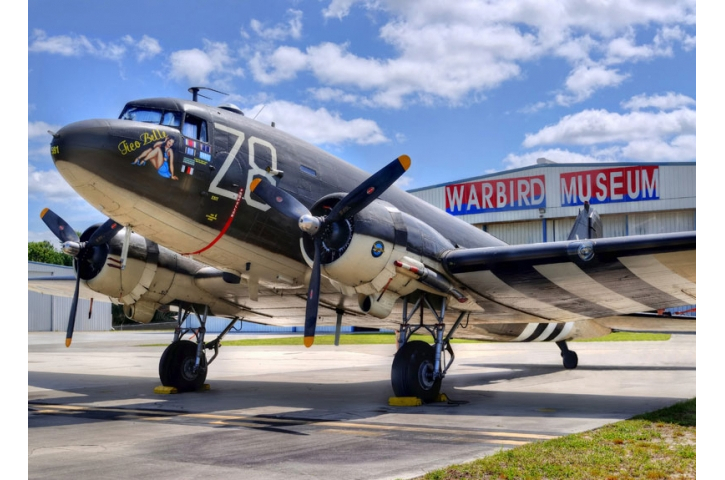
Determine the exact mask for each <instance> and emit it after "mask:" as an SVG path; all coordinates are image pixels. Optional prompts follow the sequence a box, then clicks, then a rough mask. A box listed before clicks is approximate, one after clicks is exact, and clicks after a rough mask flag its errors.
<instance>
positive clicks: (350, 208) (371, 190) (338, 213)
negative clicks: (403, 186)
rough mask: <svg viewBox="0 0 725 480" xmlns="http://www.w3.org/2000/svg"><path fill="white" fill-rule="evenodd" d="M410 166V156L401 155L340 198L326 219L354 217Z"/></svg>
mask: <svg viewBox="0 0 725 480" xmlns="http://www.w3.org/2000/svg"><path fill="white" fill-rule="evenodd" d="M408 168H410V157H409V156H407V155H401V156H399V157H398V158H396V159H395V160H393V161H392V162H390V163H389V164H387V165H386V166H384V167H383V168H381V169H380V170H378V171H377V172H376V173H374V174H373V175H372V176H371V177H369V178H368V179H367V180H365V181H364V182H363V183H361V184H360V185H358V186H357V187H355V189H354V190H353V191H352V192H350V193H348V194H347V195H346V196H345V198H343V199H342V200H340V202H339V203H338V204H337V205H335V207H334V208H333V209H332V211H331V212H330V214H329V215H328V216H327V218H326V220H325V221H326V222H336V221H337V220H339V219H341V218H349V217H352V216H353V215H355V214H356V213H357V212H359V211H360V210H362V209H363V208H365V207H367V206H368V205H370V204H371V203H372V202H373V200H375V199H376V198H378V197H379V196H380V195H382V194H383V193H384V192H385V190H387V189H388V188H390V186H391V185H392V184H394V183H395V181H396V180H397V179H399V178H400V177H401V176H402V175H403V174H404V173H405V172H406V171H407V170H408Z"/></svg>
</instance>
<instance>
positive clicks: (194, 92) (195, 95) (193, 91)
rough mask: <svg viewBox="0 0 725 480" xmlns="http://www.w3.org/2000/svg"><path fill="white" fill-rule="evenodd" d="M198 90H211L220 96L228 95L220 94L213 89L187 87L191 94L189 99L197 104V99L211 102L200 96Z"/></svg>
mask: <svg viewBox="0 0 725 480" xmlns="http://www.w3.org/2000/svg"><path fill="white" fill-rule="evenodd" d="M199 90H211V91H212V92H216V93H220V94H222V95H229V94H228V93H224V92H220V91H219V90H214V89H213V88H209V87H189V93H191V99H192V100H193V101H194V102H198V101H199V97H204V98H207V99H209V100H211V98H209V97H207V96H206V95H202V94H201V93H199Z"/></svg>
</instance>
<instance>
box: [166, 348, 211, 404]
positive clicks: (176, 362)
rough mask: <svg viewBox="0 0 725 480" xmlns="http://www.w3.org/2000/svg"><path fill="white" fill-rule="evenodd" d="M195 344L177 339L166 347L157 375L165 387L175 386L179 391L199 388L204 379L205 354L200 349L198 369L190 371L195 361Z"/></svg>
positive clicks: (205, 369)
mask: <svg viewBox="0 0 725 480" xmlns="http://www.w3.org/2000/svg"><path fill="white" fill-rule="evenodd" d="M196 347H197V344H196V343H194V342H190V341H189V340H179V341H178V342H174V343H172V344H171V345H169V346H168V347H166V351H164V354H163V355H162V356H161V361H160V362H159V377H160V378H161V383H162V384H163V385H165V386H167V387H175V388H176V389H177V390H178V391H180V392H190V391H194V390H199V389H200V388H201V387H202V385H204V381H205V380H206V372H207V364H206V354H205V353H204V352H203V351H202V354H201V361H200V364H199V369H198V370H197V371H196V373H192V367H193V366H194V363H195V362H196Z"/></svg>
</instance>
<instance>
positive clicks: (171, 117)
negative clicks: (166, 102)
mask: <svg viewBox="0 0 725 480" xmlns="http://www.w3.org/2000/svg"><path fill="white" fill-rule="evenodd" d="M161 125H168V126H169V127H178V126H180V125H181V113H179V112H166V113H164V118H162V119H161Z"/></svg>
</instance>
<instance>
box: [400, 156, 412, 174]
mask: <svg viewBox="0 0 725 480" xmlns="http://www.w3.org/2000/svg"><path fill="white" fill-rule="evenodd" d="M398 161H399V162H400V164H401V165H402V166H403V169H405V170H406V171H407V170H408V169H409V168H410V157H409V156H407V155H401V156H399V157H398Z"/></svg>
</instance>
